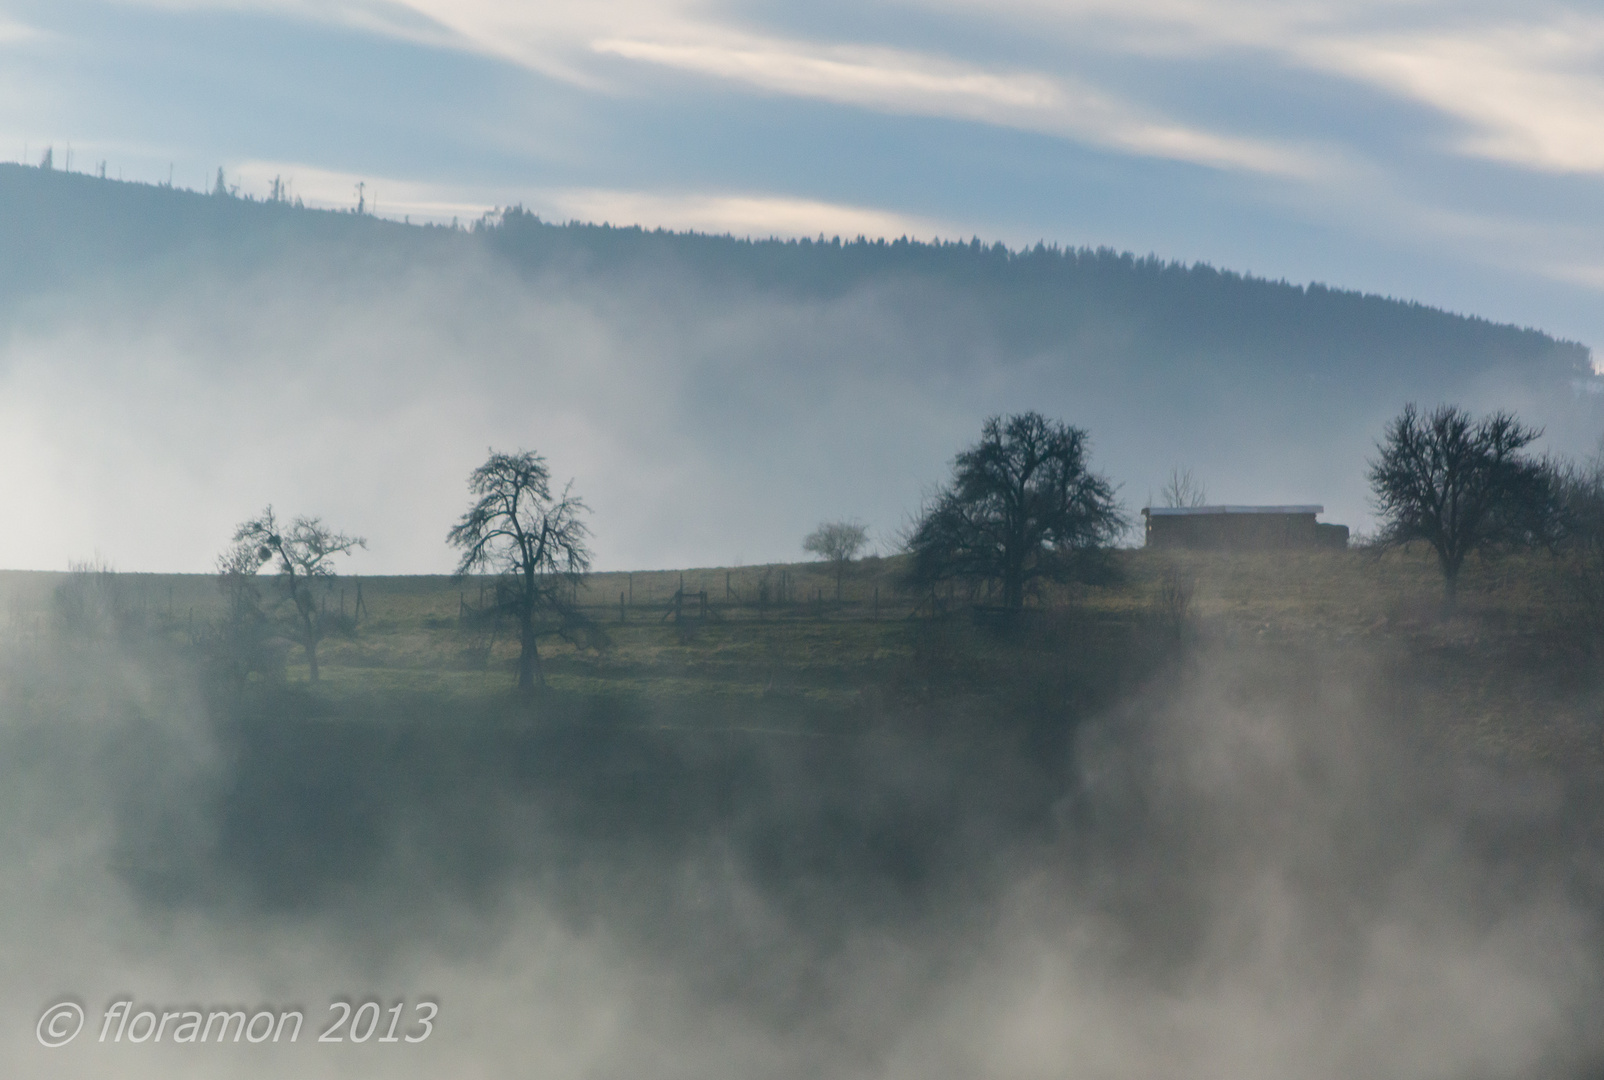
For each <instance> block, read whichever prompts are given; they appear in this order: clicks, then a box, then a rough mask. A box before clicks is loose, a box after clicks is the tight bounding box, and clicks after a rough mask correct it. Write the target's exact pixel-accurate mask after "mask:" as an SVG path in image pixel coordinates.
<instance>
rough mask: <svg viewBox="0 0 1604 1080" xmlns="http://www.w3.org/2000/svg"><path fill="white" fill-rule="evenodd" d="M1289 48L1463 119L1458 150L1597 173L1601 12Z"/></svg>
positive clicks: (1602, 105)
mask: <svg viewBox="0 0 1604 1080" xmlns="http://www.w3.org/2000/svg"><path fill="white" fill-rule="evenodd" d="M1296 51H1297V52H1298V53H1299V54H1300V55H1302V56H1304V57H1307V58H1308V59H1309V60H1310V61H1312V62H1313V63H1316V64H1319V65H1322V66H1324V67H1327V68H1328V69H1330V70H1332V71H1336V72H1339V73H1341V74H1344V75H1348V76H1351V77H1353V78H1356V79H1361V80H1364V81H1367V82H1369V83H1372V84H1374V85H1376V86H1380V87H1383V88H1385V89H1388V90H1390V91H1392V92H1394V93H1396V94H1398V95H1400V96H1403V97H1406V98H1409V99H1411V100H1414V101H1417V102H1421V103H1424V104H1426V105H1430V106H1431V107H1433V108H1435V109H1438V110H1440V111H1442V112H1444V113H1446V114H1448V115H1450V116H1453V117H1455V118H1457V119H1459V120H1461V121H1463V122H1465V123H1466V124H1467V125H1469V127H1470V129H1471V131H1470V133H1469V134H1467V135H1465V136H1463V137H1461V138H1459V139H1457V140H1455V142H1454V143H1453V146H1454V148H1455V149H1456V150H1457V151H1458V152H1460V153H1463V154H1467V155H1470V156H1475V157H1484V158H1490V159H1493V160H1497V161H1503V162H1507V163H1509V164H1513V165H1518V166H1523V167H1526V168H1531V169H1539V170H1544V171H1551V172H1580V173H1604V18H1597V17H1594V18H1584V17H1580V16H1573V15H1568V16H1565V17H1563V18H1560V19H1555V20H1552V21H1546V22H1540V21H1531V22H1526V23H1503V24H1499V23H1489V24H1486V25H1483V26H1479V27H1476V28H1474V29H1472V30H1468V31H1462V32H1457V33H1442V32H1436V31H1428V32H1424V33H1417V34H1410V35H1399V36H1390V35H1382V36H1376V37H1364V38H1349V39H1335V40H1324V41H1308V42H1302V43H1299V44H1298V45H1297V47H1296Z"/></svg>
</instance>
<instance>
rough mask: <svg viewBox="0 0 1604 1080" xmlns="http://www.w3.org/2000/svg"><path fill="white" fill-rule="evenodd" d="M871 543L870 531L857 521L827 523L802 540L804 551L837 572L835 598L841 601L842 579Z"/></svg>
mask: <svg viewBox="0 0 1604 1080" xmlns="http://www.w3.org/2000/svg"><path fill="white" fill-rule="evenodd" d="M868 543H869V530H868V528H867V527H865V526H864V525H862V524H860V523H858V522H855V521H827V522H825V523H823V524H821V525H820V526H819V527H818V528H817V529H814V530H813V531H812V532H810V533H808V535H807V536H806V537H805V538H803V540H802V550H803V551H806V552H808V553H809V554H812V555H817V556H818V557H819V558H821V559H823V560H825V561H826V562H828V563H829V564H830V566H831V568H832V569H834V570H835V598H836V600H837V601H838V602H839V601H840V599H841V579H842V577H843V576H844V575H845V574H846V572H847V564H848V563H850V562H851V561H852V560H853V559H855V558H857V557H858V552H860V551H862V550H863V549H864V547H865V546H866V545H867V544H868Z"/></svg>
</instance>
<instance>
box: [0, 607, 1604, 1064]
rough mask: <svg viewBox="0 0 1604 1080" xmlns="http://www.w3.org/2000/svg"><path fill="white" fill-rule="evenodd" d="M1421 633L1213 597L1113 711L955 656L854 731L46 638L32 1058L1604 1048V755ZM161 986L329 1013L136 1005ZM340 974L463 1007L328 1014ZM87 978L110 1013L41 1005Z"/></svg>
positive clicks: (16, 668)
mask: <svg viewBox="0 0 1604 1080" xmlns="http://www.w3.org/2000/svg"><path fill="white" fill-rule="evenodd" d="M932 632H934V631H932ZM1379 648H1382V647H1380V646H1377V647H1376V648H1371V647H1367V646H1361V645H1350V646H1343V647H1339V648H1331V649H1321V650H1313V649H1305V648H1301V647H1295V646H1271V645H1255V644H1253V643H1250V642H1249V643H1244V642H1241V641H1233V640H1229V639H1224V638H1205V639H1203V640H1200V641H1198V642H1196V643H1195V644H1193V645H1190V646H1187V647H1185V648H1180V649H1176V650H1171V651H1167V652H1165V653H1164V654H1163V655H1160V656H1157V657H1156V658H1155V659H1154V660H1153V661H1152V662H1151V663H1150V664H1148V665H1147V666H1145V667H1144V668H1143V669H1142V670H1141V671H1140V672H1138V673H1135V674H1133V675H1132V677H1131V681H1130V682H1129V684H1128V685H1127V686H1125V687H1124V688H1123V689H1120V690H1118V691H1117V692H1114V693H1112V694H1110V695H1109V696H1107V697H1106V698H1105V699H1103V700H1102V701H1101V702H1100V703H1098V704H1096V705H1095V706H1094V707H1091V708H1088V709H1086V710H1084V711H1081V710H1078V709H1077V707H1076V706H1075V705H1073V704H1072V703H1071V701H1072V699H1071V698H1069V697H1066V696H1064V695H1045V696H1035V697H1032V696H1031V695H1025V696H1023V697H1021V698H1019V699H1018V700H1017V701H1014V703H1013V704H1011V705H1009V704H998V702H997V701H996V700H994V699H991V698H975V697H972V696H966V695H964V694H961V693H950V692H949V693H941V694H936V695H934V696H931V697H920V696H918V695H917V694H916V695H914V696H911V697H907V698H904V699H901V700H896V701H893V700H883V701H881V702H880V703H878V704H876V703H874V702H873V701H870V700H868V699H866V700H865V702H864V703H863V705H862V706H861V707H860V708H858V709H857V710H855V711H853V712H851V713H850V714H847V715H844V716H842V717H841V718H839V720H838V721H837V722H836V723H835V724H834V726H833V727H832V728H831V729H829V730H823V729H819V728H817V727H814V728H812V729H803V728H801V727H798V726H796V725H794V724H788V722H787V713H786V709H785V708H784V707H783V706H782V705H778V704H771V703H764V702H761V701H758V702H753V703H748V704H738V703H737V704H732V705H730V706H729V708H728V709H727V710H725V711H724V712H723V713H719V714H709V713H707V712H706V711H705V710H696V711H692V712H685V713H680V712H676V711H675V710H674V709H673V708H672V707H670V706H666V705H662V704H657V705H650V704H646V703H643V702H634V703H630V702H627V701H610V700H607V699H593V700H588V701H584V700H577V701H570V702H569V703H568V704H566V705H564V704H562V703H561V702H557V703H549V702H548V703H547V704H545V705H543V706H541V707H540V708H539V709H537V710H536V711H535V712H532V713H531V712H528V711H521V709H522V707H521V706H518V705H517V704H516V703H515V702H511V701H502V700H501V699H486V700H485V701H484V702H481V703H480V704H478V705H474V704H472V703H471V702H469V703H464V702H463V701H462V700H457V701H456V702H455V704H451V705H450V708H449V709H447V708H445V707H444V706H445V705H447V704H450V703H449V702H447V701H446V699H441V701H438V702H431V700H430V699H429V698H428V697H427V695H418V694H410V695H406V696H404V697H394V696H392V697H390V698H385V697H384V696H383V695H369V696H367V697H365V698H363V699H360V700H349V701H345V702H343V703H342V702H341V701H340V699H338V698H331V697H328V696H327V695H310V694H307V693H305V692H304V691H296V690H295V688H294V685H293V684H291V685H289V686H288V687H286V688H284V689H282V690H280V691H274V692H271V693H270V692H267V691H263V692H262V693H259V694H257V693H251V694H246V695H243V696H228V695H219V694H218V693H217V692H216V691H215V690H212V689H208V687H207V685H206V684H205V682H204V681H203V680H202V679H200V678H199V677H198V676H197V675H196V674H195V672H194V671H192V670H191V669H190V668H189V667H188V666H187V665H186V664H185V663H184V662H182V660H181V659H178V658H175V657H174V656H172V655H170V654H168V653H165V652H163V651H162V650H160V649H156V648H146V647H141V646H139V645H137V643H136V644H133V645H128V644H124V645H117V644H115V643H112V642H108V641H70V640H61V641H48V640H32V641H28V640H21V641H16V642H14V643H13V644H11V645H9V646H8V647H7V648H6V650H5V653H4V661H3V662H4V672H3V676H4V681H3V683H0V685H3V687H4V689H3V695H4V696H3V699H0V743H3V745H0V761H3V762H4V765H3V769H4V772H5V775H4V781H3V783H0V799H3V800H4V820H5V821H6V823H7V827H6V830H5V832H4V834H3V837H0V859H3V860H4V863H3V873H0V880H3V881H4V882H5V885H4V889H5V900H6V902H5V904H4V905H3V907H0V910H3V911H4V913H5V914H4V916H3V918H4V920H5V922H6V925H5V926H4V928H3V930H0V935H3V937H4V939H5V940H6V941H7V942H8V947H9V950H10V951H9V960H10V962H9V964H8V971H9V972H10V976H11V978H10V980H9V985H8V986H7V988H6V989H5V991H4V993H3V994H0V1008H3V1010H4V1013H5V1015H6V1016H8V1017H9V1019H8V1020H7V1021H6V1025H5V1026H6V1030H7V1031H9V1032H11V1033H12V1034H10V1035H8V1036H7V1037H6V1039H4V1040H3V1041H0V1060H3V1062H4V1065H3V1066H0V1067H3V1068H4V1071H5V1072H6V1073H7V1074H9V1075H18V1076H31V1077H79V1076H82V1077H89V1076H104V1075H108V1073H110V1074H113V1075H117V1076H127V1077H138V1076H158V1075H159V1076H215V1075H219V1073H220V1071H224V1070H226V1072H227V1074H228V1075H230V1076H242V1077H250V1076H281V1075H286V1074H287V1073H289V1072H293V1074H294V1075H297V1076H342V1077H345V1076H386V1077H405V1076H420V1077H421V1076H439V1075H444V1074H449V1075H452V1076H461V1077H466V1076H486V1077H489V1076H505V1075H514V1074H515V1075H527V1076H540V1077H550V1078H562V1077H619V1078H632V1077H637V1076H641V1075H654V1076H672V1077H712V1078H720V1077H730V1078H735V1077H743V1078H746V1077H774V1078H789V1077H815V1076H821V1075H822V1076H855V1077H875V1078H893V1077H931V1076H934V1077H955V1078H956V1077H972V1076H979V1075H984V1076H995V1077H1020V1078H1026V1077H1045V1076H1061V1075H1063V1074H1064V1073H1065V1072H1066V1070H1067V1071H1070V1072H1073V1073H1074V1074H1075V1075H1077V1076H1089V1077H1101V1076H1107V1077H1116V1076H1117V1077H1131V1076H1139V1077H1147V1078H1154V1080H1165V1078H1176V1080H1180V1078H1183V1077H1185V1078H1193V1077H1221V1078H1226V1077H1230V1078H1250V1080H1251V1078H1256V1077H1264V1078H1270V1077H1277V1078H1281V1077H1288V1076H1300V1077H1310V1078H1325V1077H1331V1078H1337V1077H1350V1076H1356V1075H1357V1076H1410V1077H1438V1076H1440V1077H1445V1078H1446V1077H1456V1078H1458V1077H1505V1076H1508V1077H1514V1076H1522V1077H1529V1076H1566V1077H1568V1076H1582V1075H1591V1073H1590V1072H1589V1070H1590V1069H1594V1068H1596V1067H1597V1064H1598V1062H1599V1061H1600V1055H1601V1052H1604V1046H1601V1045H1600V1040H1599V1038H1598V1036H1597V1034H1596V1023H1595V1017H1596V1015H1597V1008H1598V1005H1599V1004H1600V1000H1599V999H1600V985H1599V975H1600V971H1601V967H1600V955H1599V949H1598V933H1599V925H1598V916H1597V912H1598V911H1599V910H1600V907H1599V901H1600V898H1601V897H1600V889H1601V886H1604V878H1601V876H1600V873H1599V868H1600V864H1599V860H1598V853H1599V837H1598V835H1597V828H1596V824H1595V822H1596V821H1597V811H1598V808H1599V795H1600V791H1599V789H1598V785H1597V783H1596V780H1595V779H1593V778H1591V777H1586V776H1585V775H1584V773H1583V772H1582V771H1581V770H1580V769H1577V770H1575V771H1572V770H1570V769H1568V768H1567V767H1566V766H1564V765H1563V764H1557V765H1556V764H1548V765H1545V764H1542V763H1540V762H1526V763H1520V762H1518V761H1516V762H1505V763H1502V764H1500V763H1497V762H1494V761H1488V760H1482V761H1478V760H1477V759H1474V758H1470V757H1466V756H1464V755H1449V754H1445V753H1443V752H1442V748H1441V747H1439V746H1432V745H1429V744H1428V743H1427V742H1426V741H1425V740H1423V739H1422V738H1421V737H1420V735H1419V734H1418V730H1419V729H1418V727H1417V725H1415V724H1414V723H1413V722H1412V715H1413V714H1412V705H1411V701H1412V698H1411V683H1410V680H1409V679H1408V678H1407V677H1406V676H1404V675H1400V674H1398V673H1399V672H1400V671H1402V670H1404V669H1403V668H1400V667H1399V666H1398V665H1397V664H1395V663H1393V661H1394V660H1395V659H1396V658H1395V657H1391V656H1389V655H1387V654H1386V653H1385V652H1384V651H1381V652H1378V651H1376V649H1379ZM932 677H933V676H932ZM122 997H127V998H131V999H132V1000H134V1001H135V1002H136V1008H137V1007H144V1006H149V1007H152V1008H157V1009H160V1008H162V1007H169V1008H178V1007H180V1006H183V1005H186V1004H194V1005H197V1006H212V1007H222V1006H223V1005H225V1004H228V1005H233V1006H238V1007H240V1008H243V1009H245V1010H247V1011H251V1010H254V1009H255V1008H257V1007H258V1006H259V1005H260V1006H261V1007H269V1008H287V1007H290V1006H292V1005H294V1006H298V1007H299V1008H300V1009H302V1010H303V1011H304V1012H305V1013H306V1015H307V1029H306V1031H304V1032H303V1033H302V1036H301V1038H300V1040H299V1041H298V1042H297V1043H296V1044H295V1045H293V1046H291V1045H280V1046H278V1047H274V1046H272V1045H271V1044H264V1045H260V1046H250V1045H245V1044H240V1045H233V1044H229V1045H223V1046H218V1045H189V1046H177V1045H172V1044H171V1043H166V1044H163V1045H156V1044H154V1043H148V1044H144V1045H138V1046H134V1045H129V1044H128V1043H123V1044H121V1045H115V1044H114V1043H112V1042H108V1043H106V1044H104V1045H102V1044H101V1043H99V1042H97V1041H96V1040H95V1038H94V1036H95V1035H97V1034H98V1033H99V1030H100V1025H101V1017H102V1014H103V1012H104V1010H105V1009H106V1007H107V1005H108V1004H109V1003H110V1002H112V1001H114V1000H118V999H120V998H122ZM337 997H344V998H346V999H347V1000H357V1001H360V1000H364V999H367V998H377V999H382V1002H383V1004H384V1006H385V1007H386V1008H388V1007H389V1006H390V1005H391V1004H392V1003H393V1002H395V1001H398V1000H401V999H406V1000H407V1001H408V1002H412V1001H417V1000H422V999H427V1000H429V1001H432V1002H435V1003H437V1004H438V1006H439V1015H438V1018H437V1020H436V1026H435V1030H434V1032H433V1034H432V1035H431V1037H430V1038H428V1039H427V1040H426V1041H424V1042H422V1043H419V1044H415V1045H407V1044H405V1043H402V1044H398V1045H383V1046H381V1045H377V1044H373V1043H370V1044H365V1045H351V1044H350V1043H346V1044H344V1045H340V1046H332V1045H326V1044H325V1045H320V1044H318V1043H317V1042H316V1041H315V1037H316V1034H317V1032H318V1031H320V1030H322V1028H323V1027H324V1026H326V1024H327V1023H328V1022H329V1020H330V1019H331V1018H332V1015H333V1014H331V1013H329V1012H328V1011H327V1007H328V1004H329V1002H330V1001H331V1000H333V999H335V998H337ZM68 998H72V999H75V1000H77V1001H78V1002H79V1003H81V1004H82V1006H83V1007H84V1009H85V1011H86V1013H87V1014H88V1019H87V1022H86V1027H85V1031H84V1033H83V1034H82V1035H80V1036H79V1038H78V1039H77V1041H76V1042H74V1043H72V1044H71V1045H68V1046H66V1047H63V1048H60V1049H55V1050H47V1049H44V1048H42V1047H40V1046H39V1045H37V1043H36V1041H35V1040H34V1039H33V1037H32V1030H33V1027H34V1024H35V1021H36V1020H38V1018H39V1016H40V1014H41V1013H42V1012H43V1010H44V1009H45V1007H46V1006H48V1005H50V1004H52V1003H53V1002H56V1001H60V1000H63V999H68ZM409 1017H410V1014H409Z"/></svg>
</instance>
